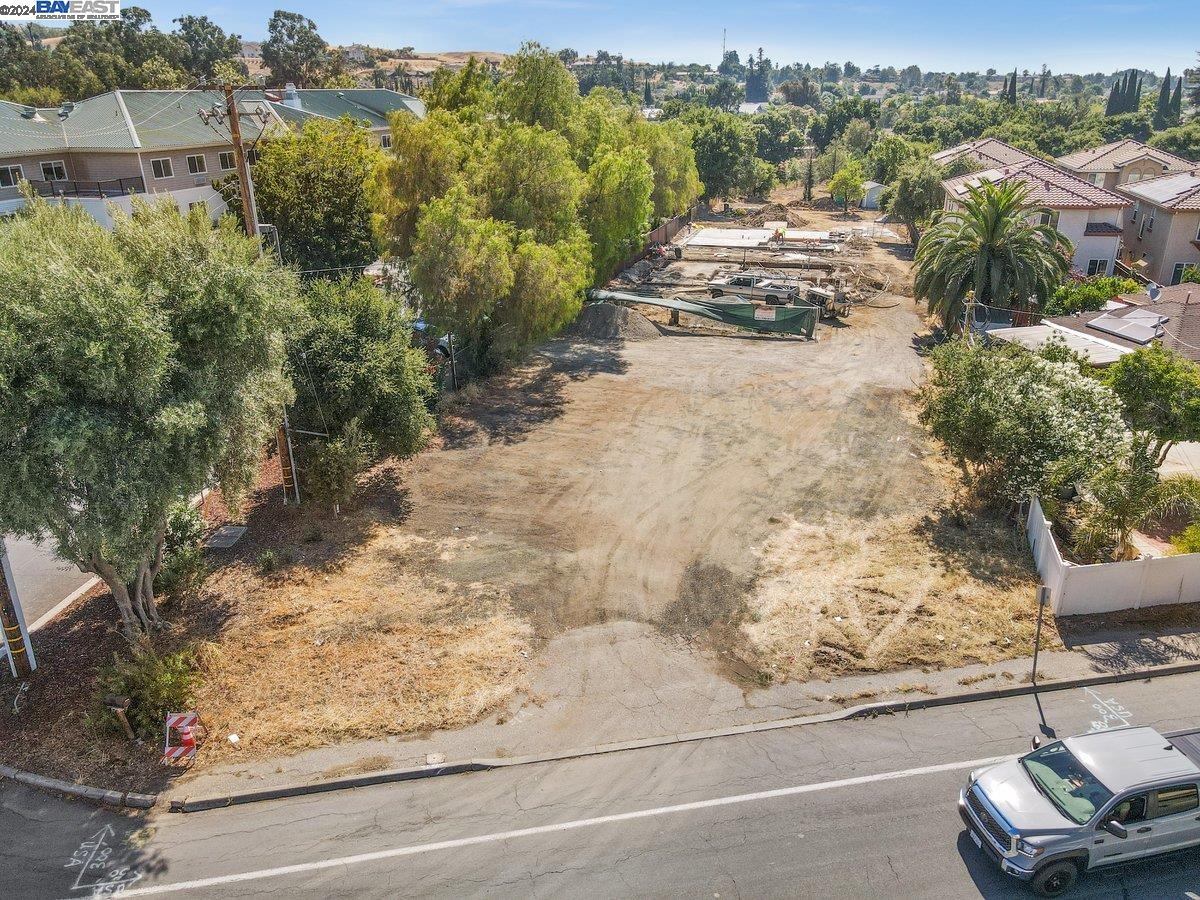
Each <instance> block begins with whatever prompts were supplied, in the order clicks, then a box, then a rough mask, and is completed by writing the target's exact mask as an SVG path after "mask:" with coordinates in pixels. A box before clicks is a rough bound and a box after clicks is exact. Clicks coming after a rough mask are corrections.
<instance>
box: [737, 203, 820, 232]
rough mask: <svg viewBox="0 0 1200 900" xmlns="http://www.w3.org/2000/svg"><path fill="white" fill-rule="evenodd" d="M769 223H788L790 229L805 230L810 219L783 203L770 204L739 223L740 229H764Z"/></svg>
mask: <svg viewBox="0 0 1200 900" xmlns="http://www.w3.org/2000/svg"><path fill="white" fill-rule="evenodd" d="M767 222H787V223H788V227H789V228H804V227H805V226H806V225H808V219H806V218H804V216H802V215H800V213H799V211H798V210H796V209H795V208H793V207H791V206H784V205H783V204H782V203H768V204H767V205H766V206H764V207H762V208H761V209H760V210H758V211H757V212H754V213H751V214H750V215H748V216H745V217H743V218H742V219H741V220H739V222H738V227H740V228H762V227H763V226H764V225H765V224H766V223H767Z"/></svg>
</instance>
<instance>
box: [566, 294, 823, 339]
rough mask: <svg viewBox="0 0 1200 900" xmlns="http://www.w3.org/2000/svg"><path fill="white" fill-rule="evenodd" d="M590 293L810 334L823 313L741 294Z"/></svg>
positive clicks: (754, 328) (754, 327)
mask: <svg viewBox="0 0 1200 900" xmlns="http://www.w3.org/2000/svg"><path fill="white" fill-rule="evenodd" d="M588 296H589V297H590V298H591V299H592V300H594V301H598V302H619V303H645V304H647V305H649V306H661V307H663V308H664V309H674V310H678V311H679V312H685V313H691V314H692V315H693V316H701V317H703V318H705V319H712V320H713V321H716V322H724V323H725V324H726V325H734V326H736V327H737V328H745V329H747V330H749V331H765V332H772V333H775V334H795V335H802V336H804V337H806V338H811V337H812V336H813V331H814V330H815V329H816V327H817V316H818V314H819V310H818V309H817V308H816V307H815V306H769V305H768V304H766V303H752V302H751V301H749V300H744V299H742V298H741V297H722V298H720V299H713V300H705V299H695V300H680V299H678V298H675V297H643V296H641V295H640V294H626V293H623V292H621V291H592V292H591V293H589V294H588Z"/></svg>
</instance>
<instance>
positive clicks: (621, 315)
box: [570, 303, 661, 341]
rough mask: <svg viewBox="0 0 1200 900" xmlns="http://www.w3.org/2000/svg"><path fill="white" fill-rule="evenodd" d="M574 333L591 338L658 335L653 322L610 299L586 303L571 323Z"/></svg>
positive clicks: (650, 337) (631, 338)
mask: <svg viewBox="0 0 1200 900" xmlns="http://www.w3.org/2000/svg"><path fill="white" fill-rule="evenodd" d="M570 333H571V334H572V335H573V336H574V337H581V338H586V339H587V340H592V341H611V340H618V339H620V338H624V339H625V340H628V341H647V340H653V339H654V338H657V337H661V334H660V332H659V330H658V329H657V328H655V327H654V324H653V323H652V322H651V321H650V320H649V319H647V318H646V317H645V316H643V315H642V314H641V313H640V312H637V311H635V310H632V309H629V307H627V306H616V305H615V304H612V303H589V304H588V305H587V306H585V307H584V308H583V312H581V313H580V314H579V318H578V319H576V320H575V323H574V324H573V325H572V326H571V329H570Z"/></svg>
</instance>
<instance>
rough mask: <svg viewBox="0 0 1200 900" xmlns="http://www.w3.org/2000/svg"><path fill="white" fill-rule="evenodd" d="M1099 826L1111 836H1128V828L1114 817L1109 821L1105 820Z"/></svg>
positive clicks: (1122, 837) (1123, 837)
mask: <svg viewBox="0 0 1200 900" xmlns="http://www.w3.org/2000/svg"><path fill="white" fill-rule="evenodd" d="M1101 827H1102V828H1103V829H1104V830H1105V831H1107V832H1108V833H1109V834H1111V835H1112V836H1113V837H1119V838H1121V839H1122V840H1124V839H1125V838H1127V837H1129V829H1128V828H1126V827H1125V826H1124V825H1122V824H1121V823H1120V822H1118V821H1117V820H1116V819H1113V820H1112V821H1110V822H1105V823H1104V824H1103V825H1102V826H1101Z"/></svg>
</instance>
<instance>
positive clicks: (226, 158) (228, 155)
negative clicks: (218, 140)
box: [217, 150, 236, 172]
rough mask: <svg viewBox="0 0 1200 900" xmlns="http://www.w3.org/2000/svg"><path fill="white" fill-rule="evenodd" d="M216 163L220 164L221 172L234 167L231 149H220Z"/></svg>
mask: <svg viewBox="0 0 1200 900" xmlns="http://www.w3.org/2000/svg"><path fill="white" fill-rule="evenodd" d="M217 164H218V165H220V167H221V171H222V172H228V171H229V170H230V169H232V168H233V167H234V165H235V164H236V163H235V160H234V158H233V151H232V150H222V151H221V152H220V154H218V156H217Z"/></svg>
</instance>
